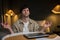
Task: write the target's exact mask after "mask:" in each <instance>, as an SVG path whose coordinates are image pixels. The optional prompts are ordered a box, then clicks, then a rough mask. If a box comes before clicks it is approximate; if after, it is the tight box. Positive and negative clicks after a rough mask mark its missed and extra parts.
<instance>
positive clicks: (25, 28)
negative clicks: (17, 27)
mask: <svg viewBox="0 0 60 40" xmlns="http://www.w3.org/2000/svg"><path fill="white" fill-rule="evenodd" d="M23 23H24V28H23V32H29V29H28V24H29V22H26V23H25V22H23Z"/></svg>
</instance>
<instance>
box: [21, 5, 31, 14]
mask: <svg viewBox="0 0 60 40" xmlns="http://www.w3.org/2000/svg"><path fill="white" fill-rule="evenodd" d="M25 8H29V7H28V6H27V5H24V6H22V7H21V8H20V13H22V10H23V9H25ZM29 9H30V8H29Z"/></svg>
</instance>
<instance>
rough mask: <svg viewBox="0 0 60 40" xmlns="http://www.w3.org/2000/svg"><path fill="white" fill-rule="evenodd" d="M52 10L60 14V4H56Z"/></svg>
mask: <svg viewBox="0 0 60 40" xmlns="http://www.w3.org/2000/svg"><path fill="white" fill-rule="evenodd" d="M52 12H53V13H55V14H60V5H57V6H55V7H54V8H53V10H52Z"/></svg>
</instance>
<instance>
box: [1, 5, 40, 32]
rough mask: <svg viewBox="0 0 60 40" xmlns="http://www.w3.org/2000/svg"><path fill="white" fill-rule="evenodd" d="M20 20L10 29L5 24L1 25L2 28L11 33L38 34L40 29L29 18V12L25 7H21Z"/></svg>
mask: <svg viewBox="0 0 60 40" xmlns="http://www.w3.org/2000/svg"><path fill="white" fill-rule="evenodd" d="M20 13H21V18H20V19H19V20H18V21H17V22H15V23H14V24H13V25H12V27H11V26H10V25H9V24H7V23H4V24H3V23H2V25H3V26H4V28H7V29H9V30H10V32H11V33H18V32H38V31H40V29H41V27H39V25H38V24H37V23H36V21H34V20H32V19H30V18H29V15H30V14H31V13H30V10H29V8H28V7H27V6H23V7H22V8H21V10H20Z"/></svg>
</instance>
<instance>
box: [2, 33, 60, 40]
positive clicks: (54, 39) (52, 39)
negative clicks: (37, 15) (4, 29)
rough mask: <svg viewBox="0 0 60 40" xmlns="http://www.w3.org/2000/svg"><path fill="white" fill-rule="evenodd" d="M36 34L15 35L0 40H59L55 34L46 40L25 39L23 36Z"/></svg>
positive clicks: (43, 39) (45, 39)
mask: <svg viewBox="0 0 60 40" xmlns="http://www.w3.org/2000/svg"><path fill="white" fill-rule="evenodd" d="M31 33H36V32H29V33H15V34H9V35H6V36H4V37H3V38H2V40H57V39H58V40H60V37H59V36H58V35H56V34H54V35H50V36H49V37H46V38H35V39H27V38H25V37H24V36H23V35H24V34H31Z"/></svg>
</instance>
